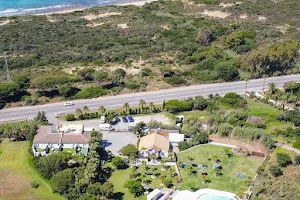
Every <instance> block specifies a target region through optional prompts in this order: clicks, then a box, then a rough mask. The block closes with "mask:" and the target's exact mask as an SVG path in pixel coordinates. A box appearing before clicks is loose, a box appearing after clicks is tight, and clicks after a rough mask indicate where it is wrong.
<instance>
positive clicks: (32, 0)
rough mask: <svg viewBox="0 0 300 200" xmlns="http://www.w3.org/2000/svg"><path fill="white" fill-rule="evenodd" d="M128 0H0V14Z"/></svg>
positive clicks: (36, 12)
mask: <svg viewBox="0 0 300 200" xmlns="http://www.w3.org/2000/svg"><path fill="white" fill-rule="evenodd" d="M132 1H137V0H132ZM127 2H131V1H130V0H0V16H12V15H23V14H38V13H47V12H55V11H60V10H67V9H72V8H81V7H83V8H85V7H92V6H97V5H114V4H117V3H127Z"/></svg>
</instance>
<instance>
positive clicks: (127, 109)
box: [123, 103, 130, 114]
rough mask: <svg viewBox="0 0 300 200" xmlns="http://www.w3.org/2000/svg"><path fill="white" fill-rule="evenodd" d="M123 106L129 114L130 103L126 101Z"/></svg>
mask: <svg viewBox="0 0 300 200" xmlns="http://www.w3.org/2000/svg"><path fill="white" fill-rule="evenodd" d="M123 108H124V109H125V112H126V113H127V114H128V111H129V108H130V105H129V103H125V104H124V105H123Z"/></svg>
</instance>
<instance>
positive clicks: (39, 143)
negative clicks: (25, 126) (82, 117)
mask: <svg viewBox="0 0 300 200" xmlns="http://www.w3.org/2000/svg"><path fill="white" fill-rule="evenodd" d="M89 140H90V132H84V126H83V124H82V123H78V122H77V123H61V124H59V125H57V126H42V127H40V128H39V129H38V130H37V134H36V135H35V137H34V140H33V145H32V149H33V152H34V154H35V155H36V156H37V155H40V154H39V153H41V155H43V154H45V153H42V152H45V150H46V149H50V150H53V151H59V150H61V149H77V148H80V149H82V150H84V154H85V155H86V153H87V150H88V148H89Z"/></svg>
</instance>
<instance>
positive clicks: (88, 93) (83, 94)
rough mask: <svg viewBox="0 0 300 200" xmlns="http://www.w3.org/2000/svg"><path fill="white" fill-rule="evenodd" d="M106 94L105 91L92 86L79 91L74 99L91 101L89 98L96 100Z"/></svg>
mask: <svg viewBox="0 0 300 200" xmlns="http://www.w3.org/2000/svg"><path fill="white" fill-rule="evenodd" d="M105 94H106V91H105V90H103V89H101V88H99V87H98V86H92V87H88V88H85V89H83V90H81V91H79V92H78V93H77V94H76V95H75V96H74V98H76V99H91V98H97V97H100V96H103V95H105Z"/></svg>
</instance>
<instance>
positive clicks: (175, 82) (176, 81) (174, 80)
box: [164, 76, 186, 86]
mask: <svg viewBox="0 0 300 200" xmlns="http://www.w3.org/2000/svg"><path fill="white" fill-rule="evenodd" d="M164 80H165V81H166V82H167V83H169V84H170V85H173V86H177V85H183V84H185V83H186V80H185V79H184V78H182V77H179V76H172V77H166V78H164Z"/></svg>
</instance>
